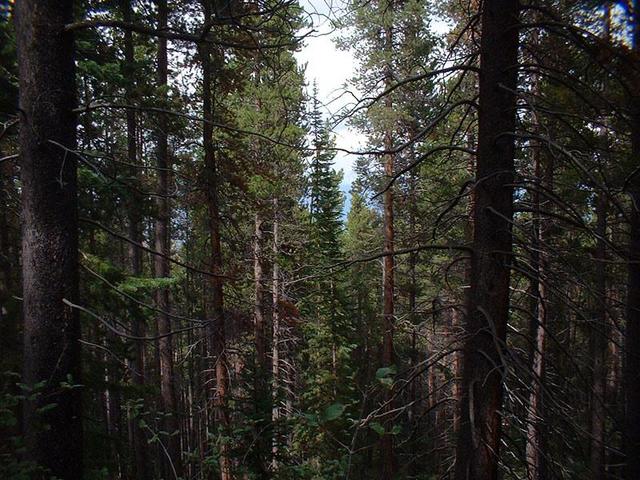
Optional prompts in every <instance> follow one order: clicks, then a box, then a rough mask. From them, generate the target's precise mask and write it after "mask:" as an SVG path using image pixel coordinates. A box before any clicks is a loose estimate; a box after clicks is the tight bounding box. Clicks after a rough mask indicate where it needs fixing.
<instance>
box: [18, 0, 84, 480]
mask: <svg viewBox="0 0 640 480" xmlns="http://www.w3.org/2000/svg"><path fill="white" fill-rule="evenodd" d="M72 15H73V2H72V1H71V0H56V1H53V0H21V1H20V2H17V4H16V41H17V48H18V64H19V75H20V111H21V120H22V128H21V129H20V160H19V161H20V176H21V182H22V187H21V189H22V221H23V224H22V262H23V264H22V297H23V302H22V307H23V315H24V377H23V382H24V383H25V384H27V385H30V386H32V387H33V386H35V385H36V384H40V383H41V384H42V386H41V387H40V388H38V389H37V392H38V394H37V395H36V397H35V399H33V400H28V401H26V402H25V406H24V430H25V440H26V447H27V449H26V457H27V459H29V460H31V461H33V462H36V463H37V464H39V465H40V466H42V467H44V468H46V469H47V470H48V472H49V474H48V475H46V477H47V478H48V477H49V476H50V475H52V476H55V477H58V478H61V479H64V480H71V479H73V480H77V479H81V478H82V476H83V474H82V464H83V461H82V422H81V390H80V389H79V388H73V389H69V388H61V383H63V382H69V381H70V382H71V383H73V384H79V383H81V382H80V366H81V364H80V343H79V338H80V324H79V322H78V314H77V312H76V311H75V310H74V309H72V308H71V307H69V306H68V305H66V304H65V303H64V302H63V300H64V299H67V300H69V301H70V302H74V303H75V302H76V299H77V293H78V258H77V250H78V219H77V179H76V158H75V156H74V155H73V154H72V153H70V152H69V151H68V150H66V149H75V147H76V122H77V120H76V116H75V114H74V112H73V109H74V107H75V67H74V45H73V37H72V35H71V34H70V33H66V32H64V25H66V24H68V23H70V22H71V21H72ZM52 142H56V144H54V143H52ZM48 404H55V405H56V406H55V408H53V409H50V410H47V411H46V413H38V409H39V408H41V407H43V406H45V405H48ZM43 425H48V428H43ZM42 477H43V478H44V477H45V475H42Z"/></svg>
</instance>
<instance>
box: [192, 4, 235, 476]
mask: <svg viewBox="0 0 640 480" xmlns="http://www.w3.org/2000/svg"><path fill="white" fill-rule="evenodd" d="M203 7H204V14H205V18H206V19H210V18H211V15H212V11H211V2H209V1H207V0H204V1H203ZM200 53H201V55H202V86H203V87H202V103H203V105H202V107H203V111H204V120H205V121H204V122H203V131H202V134H203V144H204V167H205V174H204V180H205V191H206V201H207V210H208V221H209V223H208V228H209V240H210V242H211V251H210V255H211V258H210V261H211V273H213V276H211V277H210V278H209V303H210V308H209V311H210V315H211V337H210V340H211V354H212V357H213V359H214V362H215V365H214V370H215V375H216V391H215V395H214V399H213V404H214V407H215V412H214V415H215V420H216V422H217V424H218V428H220V429H221V430H222V431H223V432H224V436H225V437H228V432H229V426H230V424H229V413H228V411H227V395H228V390H229V374H228V371H227V355H226V338H225V314H224V296H223V280H222V276H221V275H222V243H221V232H220V230H221V221H220V200H219V178H218V177H219V170H220V167H219V165H218V161H217V158H216V152H215V147H214V144H213V126H212V121H213V119H214V103H213V80H214V78H213V73H212V63H211V62H212V61H213V58H212V57H213V56H212V54H211V47H210V46H209V45H208V44H203V45H202V46H201V50H200ZM216 61H219V59H218V58H216ZM218 462H219V466H220V478H221V480H230V479H231V478H232V473H231V459H230V457H229V445H228V443H227V442H226V441H225V442H224V443H222V444H221V445H220V457H219V459H218Z"/></svg>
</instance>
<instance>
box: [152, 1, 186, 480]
mask: <svg viewBox="0 0 640 480" xmlns="http://www.w3.org/2000/svg"><path fill="white" fill-rule="evenodd" d="M167 14H168V12H167V2H166V0H158V28H159V29H160V30H162V29H166V28H167ZM167 77H168V60H167V39H166V38H162V37H160V38H159V39H158V87H160V88H165V87H166V85H167ZM157 122H158V125H157V131H156V141H157V152H156V157H157V158H156V160H157V167H158V187H157V193H158V196H157V197H156V208H157V219H156V222H155V250H156V251H158V252H160V253H162V255H163V256H161V255H156V256H155V259H154V261H155V275H156V277H158V278H169V277H170V270H169V261H168V260H167V258H166V257H168V256H169V255H170V254H171V245H170V236H169V225H170V221H171V209H170V206H169V199H168V194H169V172H168V168H169V148H168V134H167V127H168V125H167V118H166V116H165V115H164V114H159V115H158V118H157ZM155 299H156V308H157V309H158V310H159V311H158V312H157V313H156V320H157V323H158V335H163V336H162V337H161V338H160V339H159V340H158V351H159V356H160V396H161V399H162V407H163V409H164V411H165V413H166V416H165V417H164V430H165V431H166V432H169V436H166V437H162V438H161V441H162V442H163V443H164V444H165V448H166V454H165V455H164V456H163V472H164V476H165V478H173V477H174V476H180V475H182V460H181V452H180V436H179V434H176V433H175V432H178V431H179V428H180V426H179V423H178V418H177V414H178V406H177V402H176V393H175V378H174V373H173V339H172V337H171V335H168V334H169V333H170V332H171V319H170V318H169V316H168V315H167V314H166V313H165V312H168V311H169V289H168V288H165V287H163V288H159V289H158V290H157V291H156V295H155ZM167 457H168V458H167Z"/></svg>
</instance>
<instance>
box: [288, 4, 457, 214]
mask: <svg viewBox="0 0 640 480" xmlns="http://www.w3.org/2000/svg"><path fill="white" fill-rule="evenodd" d="M300 5H301V6H302V7H303V8H304V9H305V11H306V12H307V14H308V15H309V17H310V20H311V21H312V22H313V27H312V28H313V30H314V33H313V34H312V35H310V36H309V37H307V38H306V39H305V41H304V45H303V47H302V49H301V50H300V51H299V52H297V53H296V58H297V60H298V62H299V63H300V64H306V79H307V83H308V85H309V89H311V85H312V84H313V82H314V81H315V82H316V83H317V85H318V97H319V98H318V100H319V101H320V103H321V104H322V105H323V106H324V114H325V116H326V117H327V118H331V117H332V116H333V115H334V114H336V113H337V112H339V111H340V110H341V109H343V108H344V107H345V106H347V105H349V104H353V103H354V100H355V99H354V98H353V96H352V95H350V94H347V93H346V88H345V87H346V85H347V82H348V80H349V79H350V78H351V77H353V76H354V75H355V66H356V61H355V59H354V57H353V55H352V54H351V52H349V51H344V50H338V48H336V46H335V43H334V40H335V39H336V38H338V37H339V35H340V32H338V31H335V29H334V28H333V26H332V24H331V19H335V18H336V17H337V16H339V15H340V11H341V10H342V9H344V8H345V3H344V0H300ZM431 28H432V29H433V31H434V33H436V34H440V35H444V34H445V33H446V32H447V31H449V30H450V28H451V25H449V24H448V23H447V22H446V21H445V20H444V19H435V18H433V19H432V22H431ZM349 90H350V91H352V92H354V91H355V90H354V87H353V86H350V87H349ZM355 92H356V94H357V91H355ZM309 93H310V92H309ZM333 133H334V134H335V137H336V146H337V147H338V148H343V149H347V150H351V151H357V150H359V149H362V148H363V147H364V146H365V140H366V138H365V136H364V135H363V134H362V133H360V132H358V131H357V130H356V129H354V128H351V127H349V126H348V125H347V124H346V122H343V123H341V124H339V125H337V126H336V127H335V128H334V131H333ZM355 160H356V155H350V154H347V153H344V152H338V153H337V155H336V158H335V168H336V169H337V170H342V171H343V174H344V178H343V181H342V185H341V190H342V191H343V192H344V193H345V200H346V202H345V212H346V211H347V210H348V208H349V200H350V197H349V190H350V187H351V183H352V182H353V180H354V179H355V172H354V170H353V166H354V163H355Z"/></svg>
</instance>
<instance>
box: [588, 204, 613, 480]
mask: <svg viewBox="0 0 640 480" xmlns="http://www.w3.org/2000/svg"><path fill="white" fill-rule="evenodd" d="M596 217H597V225H596V233H597V235H598V239H597V244H596V255H595V257H596V261H597V260H600V262H598V261H597V263H596V268H597V272H596V275H597V277H596V285H595V294H596V298H595V302H596V312H595V319H594V324H593V326H592V329H591V332H590V333H591V339H590V340H591V362H592V364H591V371H592V390H591V429H590V440H591V445H590V470H591V472H590V473H591V478H592V479H593V480H604V478H605V449H604V447H605V445H604V441H605V420H606V416H605V415H606V408H605V402H606V390H607V351H608V338H609V334H608V331H609V320H608V318H607V276H606V264H605V263H604V260H605V259H606V240H605V236H606V234H607V199H606V197H605V196H604V195H603V194H600V195H598V196H597V198H596Z"/></svg>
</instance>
